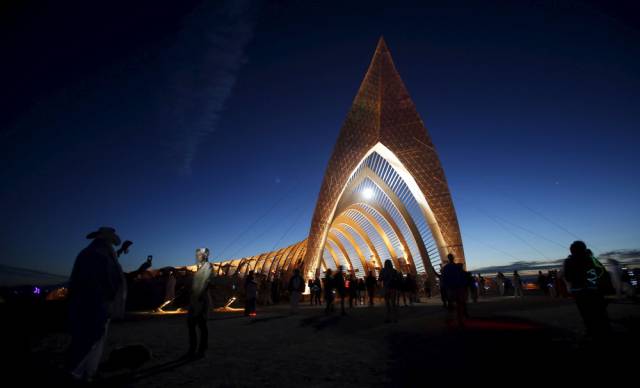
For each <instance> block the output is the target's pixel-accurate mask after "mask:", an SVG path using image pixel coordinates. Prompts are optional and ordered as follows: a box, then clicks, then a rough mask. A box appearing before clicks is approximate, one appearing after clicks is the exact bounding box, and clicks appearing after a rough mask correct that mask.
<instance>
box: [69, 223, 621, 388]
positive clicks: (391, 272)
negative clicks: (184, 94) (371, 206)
mask: <svg viewBox="0 0 640 388" xmlns="http://www.w3.org/2000/svg"><path fill="white" fill-rule="evenodd" d="M87 238H88V239H90V240H91V243H90V244H89V245H88V246H87V247H86V248H85V249H83V250H82V251H81V252H80V254H79V255H78V256H77V258H76V261H75V263H74V267H73V270H72V274H71V278H70V281H69V309H70V311H69V313H70V332H71V336H72V341H71V345H70V351H69V361H68V366H69V373H70V375H71V376H72V377H73V378H74V379H76V380H80V381H88V380H91V379H92V378H93V377H94V376H95V374H96V371H97V368H98V364H99V361H100V358H101V355H102V351H103V348H104V343H105V338H106V335H107V331H108V328H109V324H110V321H111V320H112V319H116V318H120V317H122V316H123V315H124V308H125V307H124V306H125V301H126V298H127V281H126V278H125V273H124V272H123V270H122V267H121V265H120V263H119V261H118V258H119V257H120V256H121V255H123V254H126V253H127V252H128V250H129V248H130V246H131V245H132V243H131V242H130V241H125V242H124V244H122V247H121V248H120V249H118V250H117V251H116V250H115V248H114V247H117V246H119V245H120V244H121V241H120V238H119V236H118V235H117V234H116V232H115V229H113V228H109V227H102V228H100V229H99V230H97V231H95V232H92V233H90V234H89V235H87ZM570 252H571V254H570V255H569V257H568V258H567V259H566V260H565V262H564V266H563V270H562V273H559V272H558V271H555V270H552V271H549V272H548V274H547V275H544V274H543V273H542V272H539V275H538V279H537V283H538V286H539V288H540V289H542V290H543V292H544V293H545V294H546V295H550V296H553V297H559V296H563V295H568V294H571V295H572V296H573V297H574V298H575V301H576V304H577V307H578V311H579V312H580V314H581V316H582V318H583V321H584V324H585V327H586V328H587V332H588V333H589V335H590V336H592V337H594V338H602V337H605V336H606V335H607V334H608V333H609V332H610V326H609V321H608V317H607V311H606V308H607V303H606V301H605V295H610V294H615V293H616V290H615V286H614V283H615V282H612V280H611V278H610V276H609V273H608V272H607V270H606V269H605V267H604V266H603V265H602V264H601V263H600V262H599V261H598V260H597V259H596V258H595V257H594V255H593V253H592V252H591V251H590V250H588V249H587V246H586V244H585V243H584V242H582V241H576V242H574V243H573V244H572V245H571V248H570ZM209 255H210V252H209V249H207V248H199V249H197V250H196V254H195V256H196V267H195V272H194V273H193V278H192V282H191V286H190V289H189V299H188V309H187V311H188V312H187V328H188V334H189V347H188V350H187V352H186V357H202V356H204V354H205V352H206V351H207V346H208V328H207V319H208V314H209V312H210V310H211V302H210V293H209V286H210V283H211V280H212V264H211V263H209ZM447 260H448V262H447V263H446V264H445V265H444V266H443V267H442V269H441V273H440V274H438V273H437V272H434V274H433V275H435V276H428V277H427V278H426V279H425V281H424V294H425V296H426V297H427V298H431V297H432V296H433V294H434V293H435V292H434V291H435V289H436V288H437V289H439V291H440V295H441V298H442V303H443V306H444V307H445V308H446V309H447V310H448V311H449V312H450V314H449V319H448V322H450V323H452V322H453V321H454V317H455V320H456V321H457V323H458V325H459V326H461V327H464V326H465V320H466V319H467V318H468V312H467V302H468V301H469V300H472V301H474V302H476V301H478V298H479V297H480V296H484V295H485V292H486V290H487V288H488V287H487V281H486V279H485V278H484V277H483V276H481V275H480V274H477V275H475V276H474V275H473V274H471V273H470V272H467V271H466V270H465V269H464V267H463V266H462V264H460V263H456V262H455V257H454V255H453V254H449V255H448V256H447ZM151 265H152V257H151V256H149V257H148V258H147V260H146V261H145V262H144V263H143V264H142V266H140V268H138V270H137V271H133V272H132V273H130V274H128V276H130V277H131V276H133V277H138V276H141V275H142V274H143V273H144V272H145V271H147V270H148V269H149V268H150V267H151ZM166 276H167V291H166V297H165V299H168V300H172V299H173V298H175V284H176V282H175V276H174V274H173V272H172V271H168V272H167V273H166ZM287 281H288V283H287V284H286V290H287V293H288V296H289V301H290V304H291V313H292V314H296V313H297V312H298V309H299V304H300V302H301V300H302V295H303V293H304V292H305V288H306V287H305V286H307V287H308V288H309V291H310V295H309V303H310V304H311V305H322V304H323V302H324V311H325V313H326V314H332V313H334V311H335V310H336V304H337V303H339V308H340V314H342V315H346V314H347V307H346V304H347V303H348V307H349V308H350V309H351V308H354V307H355V306H357V305H368V306H373V305H374V304H375V297H376V295H380V296H381V297H382V299H383V300H384V305H385V322H397V321H398V307H399V306H400V305H401V303H402V304H404V305H405V306H408V305H410V304H413V303H415V302H417V301H418V282H417V278H416V277H415V276H414V275H412V274H411V273H407V274H403V273H402V272H401V271H399V270H398V269H396V268H394V265H393V262H392V261H391V260H386V261H385V262H384V266H383V268H382V269H381V271H380V272H379V274H377V276H376V274H375V273H374V271H369V272H368V273H367V275H366V276H365V277H364V278H357V277H356V276H355V273H353V272H351V273H346V272H345V271H344V270H343V268H342V267H341V266H339V267H338V268H337V270H336V271H335V272H334V271H332V270H331V269H327V270H326V272H325V274H324V277H323V278H321V277H320V275H319V274H317V275H316V276H315V277H314V278H313V279H309V280H308V282H307V283H305V280H304V278H303V276H302V274H301V273H300V270H299V269H295V270H294V271H293V274H292V276H291V277H290V278H289V279H287ZM495 285H496V290H497V293H498V295H505V293H506V289H507V287H512V288H513V292H514V297H515V298H522V297H523V296H524V292H523V290H524V282H523V280H522V277H521V276H520V274H519V273H518V271H514V273H513V276H512V277H511V279H508V278H507V277H506V276H505V275H504V274H502V273H501V272H499V273H498V274H497V275H496V278H495ZM281 287H282V279H281V278H279V277H277V276H276V277H274V278H273V279H271V280H270V279H269V278H268V277H266V276H264V275H261V274H260V275H258V274H255V273H254V272H253V271H250V272H249V273H248V274H247V275H246V276H245V278H244V287H243V289H244V295H245V309H244V312H245V315H247V316H255V314H256V305H257V304H258V298H261V299H260V303H261V304H265V305H268V304H277V303H279V300H280V294H281V291H282V290H281ZM336 299H339V300H336Z"/></svg>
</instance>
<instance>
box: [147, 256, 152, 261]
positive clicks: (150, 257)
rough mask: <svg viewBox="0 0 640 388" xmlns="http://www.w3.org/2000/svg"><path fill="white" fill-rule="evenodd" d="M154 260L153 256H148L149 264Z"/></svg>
mask: <svg viewBox="0 0 640 388" xmlns="http://www.w3.org/2000/svg"><path fill="white" fill-rule="evenodd" d="M152 260H153V256H152V255H149V256H147V261H148V262H149V263H151V261H152Z"/></svg>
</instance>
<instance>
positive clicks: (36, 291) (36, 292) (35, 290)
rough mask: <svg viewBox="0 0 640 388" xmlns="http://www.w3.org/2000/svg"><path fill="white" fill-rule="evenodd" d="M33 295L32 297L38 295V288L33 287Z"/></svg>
mask: <svg viewBox="0 0 640 388" xmlns="http://www.w3.org/2000/svg"><path fill="white" fill-rule="evenodd" d="M33 294H34V295H40V288H38V287H33Z"/></svg>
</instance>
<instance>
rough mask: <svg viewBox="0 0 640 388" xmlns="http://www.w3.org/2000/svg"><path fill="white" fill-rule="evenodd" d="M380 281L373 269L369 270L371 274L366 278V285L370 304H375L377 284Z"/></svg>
mask: <svg viewBox="0 0 640 388" xmlns="http://www.w3.org/2000/svg"><path fill="white" fill-rule="evenodd" d="M377 284H378V281H377V280H376V277H375V276H374V275H373V271H369V275H367V278H366V279H365V286H366V287H367V295H368V296H369V306H373V298H374V296H375V294H376V285H377Z"/></svg>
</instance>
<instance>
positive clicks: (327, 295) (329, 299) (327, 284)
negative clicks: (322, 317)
mask: <svg viewBox="0 0 640 388" xmlns="http://www.w3.org/2000/svg"><path fill="white" fill-rule="evenodd" d="M334 289H335V287H334V284H333V274H332V271H331V268H329V269H327V272H326V273H325V275H324V302H325V303H326V304H327V306H326V307H325V309H324V312H325V313H327V314H328V313H332V312H333V310H334V307H333V300H334V294H333V290H334Z"/></svg>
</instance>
